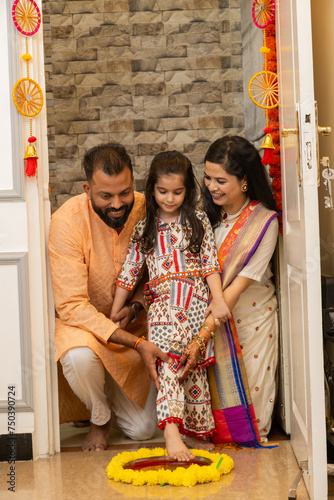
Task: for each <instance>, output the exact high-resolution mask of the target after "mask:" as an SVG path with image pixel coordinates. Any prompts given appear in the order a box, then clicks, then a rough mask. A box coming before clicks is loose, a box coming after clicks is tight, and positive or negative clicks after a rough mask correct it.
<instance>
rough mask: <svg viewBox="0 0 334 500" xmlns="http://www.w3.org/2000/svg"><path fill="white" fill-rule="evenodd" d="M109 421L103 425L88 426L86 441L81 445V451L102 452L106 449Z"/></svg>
mask: <svg viewBox="0 0 334 500" xmlns="http://www.w3.org/2000/svg"><path fill="white" fill-rule="evenodd" d="M109 430H110V420H109V422H107V423H106V424H104V425H95V424H92V423H91V424H90V429H89V431H88V434H87V436H86V439H85V440H84V442H83V443H82V446H81V448H82V451H103V450H106V449H107V446H108V438H109Z"/></svg>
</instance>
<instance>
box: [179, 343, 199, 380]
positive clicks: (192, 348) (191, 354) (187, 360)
mask: <svg viewBox="0 0 334 500" xmlns="http://www.w3.org/2000/svg"><path fill="white" fill-rule="evenodd" d="M199 354H200V347H199V344H198V342H196V340H192V341H191V342H190V343H189V344H188V345H187V346H186V347H185V349H184V351H183V353H182V355H181V357H180V365H185V366H184V368H183V370H182V373H181V375H180V380H181V381H182V382H183V381H184V380H185V379H186V378H187V377H188V375H189V373H191V372H192V371H193V369H194V368H195V366H196V365H197V363H198V358H199Z"/></svg>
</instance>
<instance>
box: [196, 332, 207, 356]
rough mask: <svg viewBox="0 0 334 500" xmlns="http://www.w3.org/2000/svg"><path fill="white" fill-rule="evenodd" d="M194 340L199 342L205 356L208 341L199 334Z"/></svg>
mask: <svg viewBox="0 0 334 500" xmlns="http://www.w3.org/2000/svg"><path fill="white" fill-rule="evenodd" d="M193 340H195V341H196V342H197V344H198V345H199V350H200V351H201V354H202V356H203V357H204V356H205V352H206V343H205V341H204V340H203V339H202V337H200V336H199V335H195V336H194V338H193Z"/></svg>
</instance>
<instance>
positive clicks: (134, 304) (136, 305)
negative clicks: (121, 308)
mask: <svg viewBox="0 0 334 500" xmlns="http://www.w3.org/2000/svg"><path fill="white" fill-rule="evenodd" d="M130 306H131V307H132V309H133V310H134V312H135V315H134V317H133V318H132V320H131V323H133V322H134V321H137V319H138V315H139V312H140V310H141V309H142V307H140V306H141V304H140V302H132V303H131V304H130Z"/></svg>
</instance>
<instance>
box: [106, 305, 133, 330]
mask: <svg viewBox="0 0 334 500" xmlns="http://www.w3.org/2000/svg"><path fill="white" fill-rule="evenodd" d="M134 316H135V311H134V309H133V307H131V305H127V306H124V307H123V309H121V310H120V311H119V312H118V313H117V314H114V316H113V317H112V318H110V319H111V321H113V322H114V323H116V325H118V326H119V327H120V328H125V327H126V326H127V325H128V324H129V323H130V322H131V321H132V320H133V318H134Z"/></svg>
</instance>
